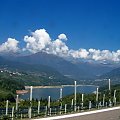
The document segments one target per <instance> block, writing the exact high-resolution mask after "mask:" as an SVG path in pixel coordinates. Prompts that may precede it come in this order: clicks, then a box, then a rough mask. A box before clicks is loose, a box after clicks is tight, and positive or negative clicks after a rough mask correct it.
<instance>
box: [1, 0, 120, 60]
mask: <svg viewBox="0 0 120 120" xmlns="http://www.w3.org/2000/svg"><path fill="white" fill-rule="evenodd" d="M119 6H120V1H119V0H0V51H2V52H3V51H14V52H15V51H18V50H19V48H21V49H22V51H26V50H28V51H30V52H32V53H35V52H39V51H41V50H42V51H45V52H48V51H49V53H53V54H59V55H60V56H63V55H64V56H65V55H66V54H67V55H68V56H72V57H75V58H82V59H83V58H84V59H94V60H103V61H105V60H108V61H109V60H112V61H117V62H118V61H120V50H119V49H120V48H119V44H120V7H119ZM37 30H38V31H37ZM31 32H34V33H33V34H31ZM26 35H28V36H27V37H26V38H25V36H26ZM30 35H31V37H32V40H31V37H30ZM49 35H50V37H49ZM36 36H37V38H39V40H37V38H36ZM43 36H44V37H43ZM42 37H43V38H44V40H43V41H42ZM8 38H10V39H8ZM13 38H14V39H13ZM57 38H58V39H57ZM33 39H34V40H35V41H34V43H33ZM51 40H52V41H51ZM6 41H7V42H6ZM18 41H19V42H18ZM38 41H39V42H38ZM18 45H19V47H18ZM104 50H108V51H104ZM112 51H114V52H115V53H114V52H112Z"/></svg>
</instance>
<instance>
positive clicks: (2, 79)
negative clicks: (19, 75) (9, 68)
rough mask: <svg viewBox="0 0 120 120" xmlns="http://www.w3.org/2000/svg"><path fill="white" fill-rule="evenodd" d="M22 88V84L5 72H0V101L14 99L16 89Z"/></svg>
mask: <svg viewBox="0 0 120 120" xmlns="http://www.w3.org/2000/svg"><path fill="white" fill-rule="evenodd" d="M18 89H24V85H23V84H21V83H19V82H17V81H15V80H13V79H12V78H10V77H9V76H8V75H7V74H0V101H4V100H9V101H15V99H14V95H15V94H16V90H18Z"/></svg>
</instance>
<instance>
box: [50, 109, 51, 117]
mask: <svg viewBox="0 0 120 120" xmlns="http://www.w3.org/2000/svg"><path fill="white" fill-rule="evenodd" d="M50 116H51V108H50Z"/></svg>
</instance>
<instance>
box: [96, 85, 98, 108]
mask: <svg viewBox="0 0 120 120" xmlns="http://www.w3.org/2000/svg"><path fill="white" fill-rule="evenodd" d="M97 105H98V87H97V90H96V107H97Z"/></svg>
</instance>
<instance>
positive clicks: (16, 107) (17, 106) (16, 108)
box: [16, 95, 18, 110]
mask: <svg viewBox="0 0 120 120" xmlns="http://www.w3.org/2000/svg"><path fill="white" fill-rule="evenodd" d="M16 110H18V95H17V96H16Z"/></svg>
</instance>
